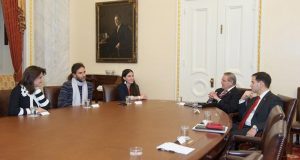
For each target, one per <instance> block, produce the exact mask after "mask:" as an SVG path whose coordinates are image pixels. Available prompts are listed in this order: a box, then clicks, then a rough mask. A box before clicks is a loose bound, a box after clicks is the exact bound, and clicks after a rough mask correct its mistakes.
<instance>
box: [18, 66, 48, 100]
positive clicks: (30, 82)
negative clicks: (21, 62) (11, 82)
mask: <svg viewBox="0 0 300 160" xmlns="http://www.w3.org/2000/svg"><path fill="white" fill-rule="evenodd" d="M41 73H42V74H43V75H46V69H44V68H41V67H38V66H29V67H27V68H26V69H25V71H24V73H23V77H22V79H21V81H20V83H19V84H21V85H23V86H24V87H25V88H26V89H27V90H28V92H29V94H32V93H33V92H34V91H35V87H34V80H35V79H36V78H38V77H39V76H40V75H41Z"/></svg>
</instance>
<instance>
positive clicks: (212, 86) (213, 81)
mask: <svg viewBox="0 0 300 160" xmlns="http://www.w3.org/2000/svg"><path fill="white" fill-rule="evenodd" d="M209 82H210V87H211V88H214V83H215V80H214V78H211V79H210V81H209Z"/></svg>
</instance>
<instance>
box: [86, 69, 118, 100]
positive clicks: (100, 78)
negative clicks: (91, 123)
mask: <svg viewBox="0 0 300 160" xmlns="http://www.w3.org/2000/svg"><path fill="white" fill-rule="evenodd" d="M86 80H87V81H89V82H92V83H93V85H94V91H93V99H92V100H94V101H96V102H98V101H102V100H103V97H104V95H103V91H101V90H100V91H99V90H97V87H98V86H102V85H104V84H120V83H121V82H122V78H121V77H120V76H118V75H97V74H88V75H86Z"/></svg>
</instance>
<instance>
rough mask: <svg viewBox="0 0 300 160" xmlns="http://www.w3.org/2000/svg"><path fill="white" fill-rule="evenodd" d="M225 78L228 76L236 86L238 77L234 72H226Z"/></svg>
mask: <svg viewBox="0 0 300 160" xmlns="http://www.w3.org/2000/svg"><path fill="white" fill-rule="evenodd" d="M224 76H227V77H228V79H229V81H231V82H232V83H233V85H236V76H235V75H234V73H232V72H225V73H224Z"/></svg>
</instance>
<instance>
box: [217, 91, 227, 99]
mask: <svg viewBox="0 0 300 160" xmlns="http://www.w3.org/2000/svg"><path fill="white" fill-rule="evenodd" d="M227 92H228V91H227V90H223V92H221V94H220V95H219V98H222V97H223V96H224V95H225V94H226V93H227Z"/></svg>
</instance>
